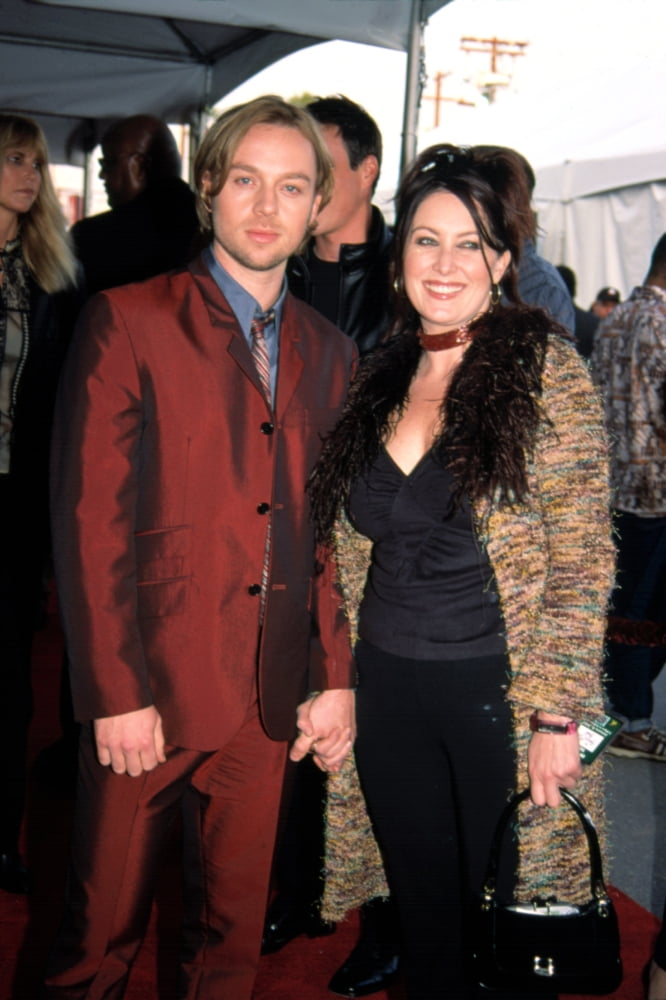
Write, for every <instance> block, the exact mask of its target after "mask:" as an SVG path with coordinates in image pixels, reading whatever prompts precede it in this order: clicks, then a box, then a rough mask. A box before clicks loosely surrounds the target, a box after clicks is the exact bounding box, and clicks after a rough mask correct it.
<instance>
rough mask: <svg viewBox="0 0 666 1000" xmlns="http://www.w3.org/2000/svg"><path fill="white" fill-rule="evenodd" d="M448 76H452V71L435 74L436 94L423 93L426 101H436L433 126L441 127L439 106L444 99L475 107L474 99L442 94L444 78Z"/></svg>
mask: <svg viewBox="0 0 666 1000" xmlns="http://www.w3.org/2000/svg"><path fill="white" fill-rule="evenodd" d="M447 76H451V74H450V73H441V72H440V73H436V74H435V93H434V94H424V95H423V100H424V101H434V102H435V108H434V121H433V128H438V127H439V123H440V118H439V106H440V104H442V103H443V102H444V101H450V102H451V103H452V104H465V105H467V107H470V108H473V107H474V102H473V101H466V100H465V98H464V97H445V96H444V94H442V80H444V79H445V77H447Z"/></svg>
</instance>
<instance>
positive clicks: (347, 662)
mask: <svg viewBox="0 0 666 1000" xmlns="http://www.w3.org/2000/svg"><path fill="white" fill-rule="evenodd" d="M318 555H319V560H318V571H317V573H316V574H315V576H314V579H313V595H312V596H313V599H312V613H313V621H314V623H315V624H314V636H313V641H312V645H311V654H310V684H309V686H310V690H311V691H325V690H329V689H334V688H350V687H354V686H355V684H356V668H355V664H354V657H353V654H352V639H351V631H350V625H349V620H348V617H347V614H346V610H345V607H344V600H343V596H342V591H341V589H340V585H339V583H338V578H337V564H336V559H335V556H334V554H333V553H332V552H330V551H327V552H323V551H320V552H319V553H318Z"/></svg>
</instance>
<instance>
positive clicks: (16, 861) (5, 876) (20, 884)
mask: <svg viewBox="0 0 666 1000" xmlns="http://www.w3.org/2000/svg"><path fill="white" fill-rule="evenodd" d="M0 889H4V890H5V892H18V893H22V894H25V893H27V892H30V875H29V874H28V869H27V868H26V867H25V865H24V864H23V862H22V861H21V857H20V855H19V854H18V852H17V851H8V852H7V854H0Z"/></svg>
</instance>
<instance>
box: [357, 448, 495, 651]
mask: <svg viewBox="0 0 666 1000" xmlns="http://www.w3.org/2000/svg"><path fill="white" fill-rule="evenodd" d="M452 486H453V480H452V476H451V473H450V472H449V471H448V469H446V468H445V467H444V466H443V465H442V464H441V463H440V462H438V461H437V460H436V459H435V458H434V456H433V453H432V451H428V452H427V453H426V454H425V455H424V456H423V458H422V459H421V461H420V462H419V463H418V465H417V466H416V467H415V468H414V469H413V470H412V471H411V472H410V473H409V475H406V474H405V473H404V472H403V471H402V470H401V469H400V468H399V466H398V465H396V463H395V462H394V461H393V459H392V458H391V456H390V455H389V454H388V452H387V451H386V449H385V448H382V449H381V451H380V453H379V455H378V456H377V459H376V460H375V462H374V463H373V465H372V466H371V468H370V469H369V471H368V472H367V474H366V475H365V476H363V477H361V478H359V479H358V480H357V481H356V482H355V483H354V485H353V487H352V490H351V495H350V502H349V516H350V519H351V521H352V524H353V525H354V527H355V528H356V529H357V530H358V531H360V532H361V533H362V534H364V535H366V536H367V537H368V538H370V539H372V541H373V543H374V544H373V550H372V564H371V567H370V572H369V574H368V580H367V583H366V587H365V592H364V595H363V600H362V603H361V607H360V615H359V635H360V636H361V638H362V639H365V640H366V641H367V642H369V643H372V645H373V646H376V647H378V648H379V649H383V650H385V651H386V652H390V653H394V654H395V655H396V656H405V657H410V658H412V659H426V660H433V659H437V660H439V659H441V660H453V659H465V658H468V657H477V656H486V655H494V654H498V653H504V652H505V651H506V643H505V639H504V635H503V621H502V615H501V611H500V607H499V600H498V595H497V589H496V585H495V580H494V576H493V572H492V569H491V567H490V564H489V562H488V558H487V556H486V554H485V552H484V550H483V549H482V547H481V545H480V544H479V542H478V539H477V537H476V533H475V531H474V527H473V523H472V512H471V507H470V504H469V502H467V501H465V502H463V504H461V505H459V506H457V507H454V505H453V503H452V500H451V493H452Z"/></svg>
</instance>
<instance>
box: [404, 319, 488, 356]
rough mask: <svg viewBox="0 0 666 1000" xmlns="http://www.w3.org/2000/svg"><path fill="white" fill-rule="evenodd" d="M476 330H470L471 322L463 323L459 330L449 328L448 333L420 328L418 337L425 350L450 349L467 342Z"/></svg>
mask: <svg viewBox="0 0 666 1000" xmlns="http://www.w3.org/2000/svg"><path fill="white" fill-rule="evenodd" d="M475 333H476V330H470V324H469V323H463V325H462V326H459V327H458V329H457V330H447V332H446V333H424V332H423V330H419V331H418V333H417V337H418V338H419V344H420V345H421V347H422V348H423V350H424V351H448V350H449V348H451V347H459V346H460V344H467V343H468V342H469V341H470V340H471V339H472V337H473V336H474V334H475Z"/></svg>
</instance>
